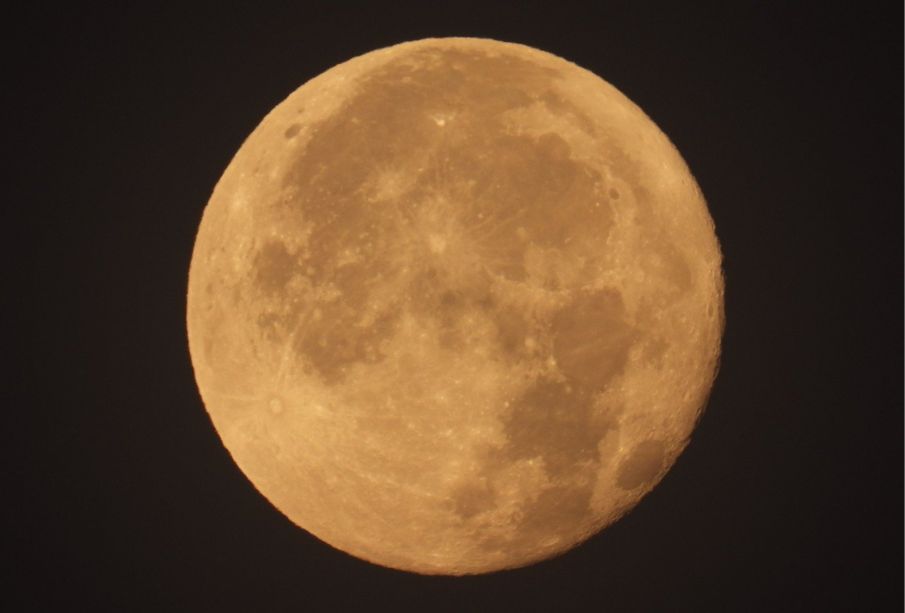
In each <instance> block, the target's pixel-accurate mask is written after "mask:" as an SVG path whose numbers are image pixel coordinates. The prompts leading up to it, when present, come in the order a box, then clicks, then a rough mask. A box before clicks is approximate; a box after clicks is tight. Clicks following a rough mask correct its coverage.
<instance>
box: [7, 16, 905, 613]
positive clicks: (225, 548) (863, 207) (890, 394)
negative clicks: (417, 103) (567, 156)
mask: <svg viewBox="0 0 905 613" xmlns="http://www.w3.org/2000/svg"><path fill="white" fill-rule="evenodd" d="M440 4H441V3H419V4H412V5H411V6H408V5H407V3H401V2H400V3H395V2H394V3H379V2H373V3H372V2H360V3H355V2H334V3H326V2H324V3H303V2H297V3H285V4H271V5H269V6H266V7H262V6H257V5H254V4H251V3H248V4H245V5H243V6H241V7H240V6H238V5H234V4H230V6H228V7H227V6H225V5H221V4H211V5H210V6H208V7H207V8H200V5H195V6H194V7H193V8H183V7H179V6H177V5H176V4H172V5H170V6H169V8H159V7H158V8H147V7H146V8H138V5H130V6H128V7H126V6H122V7H119V6H118V7H117V8H116V10H115V11H112V12H107V11H103V10H100V9H97V8H95V9H88V8H82V9H79V10H77V9H72V8H70V9H58V8H50V7H47V8H29V9H26V10H25V11H24V12H23V13H22V15H21V16H19V17H17V18H10V19H9V20H7V21H6V28H5V30H6V32H5V34H4V41H3V45H4V47H5V49H4V53H3V60H2V61H3V64H4V70H3V75H4V79H3V80H4V84H5V85H4V93H5V96H4V98H5V99H6V101H7V103H8V104H9V103H11V104H12V108H11V109H10V110H8V111H7V113H6V115H5V119H6V123H5V128H4V132H5V135H4V141H5V144H6V149H5V155H4V157H5V159H6V164H5V170H6V171H7V172H8V173H9V178H8V179H7V183H6V185H7V189H6V192H5V193H6V197H5V202H4V206H3V209H2V219H3V221H4V223H3V226H2V227H3V231H4V241H3V243H4V247H5V248H6V249H8V255H7V258H6V272H5V274H6V275H7V279H8V281H7V283H6V285H5V287H6V292H5V300H4V302H5V303H7V304H9V305H10V306H12V307H13V314H12V316H10V317H8V318H7V320H6V321H7V325H8V326H9V330H10V332H11V334H8V335H7V338H8V339H11V343H10V340H7V343H6V344H5V346H6V357H7V359H8V360H9V363H10V364H12V366H13V372H12V376H11V383H10V384H9V385H7V386H5V387H6V390H7V391H6V394H5V403H4V404H5V408H6V420H5V436H4V440H5V443H4V448H5V449H6V451H7V452H8V453H9V459H8V460H7V462H6V470H7V471H8V473H9V474H10V476H11V477H12V480H13V487H12V488H10V489H7V490H6V496H5V501H4V502H5V506H6V508H7V510H11V511H13V513H14V519H13V520H12V521H10V522H8V523H7V528H6V530H7V539H9V540H10V541H11V542H10V545H9V546H7V547H6V548H5V549H4V551H5V553H6V559H7V562H8V563H9V562H11V563H12V565H13V576H12V584H13V589H12V590H9V589H8V588H7V590H5V593H4V595H3V599H2V602H4V604H6V605H7V606H5V607H4V608H5V610H9V611H69V610H86V611H354V610H367V611H375V610H376V611H383V610H386V611H518V612H525V611H636V610H637V611H695V612H698V611H901V610H902V593H903V578H902V577H903V530H902V527H903V472H902V466H903V453H902V452H903V403H902V372H903V358H902V339H903V327H902V313H903V302H902V295H903V292H902V290H903V286H902V271H903V268H902V262H903V259H902V254H903V252H902V228H903V188H902V185H903V174H902V169H903V157H902V147H901V143H902V134H903V122H902V108H903V95H902V91H903V87H902V84H903V82H902V75H903V63H902V58H903V44H902V23H903V15H902V10H901V7H897V8H895V9H894V10H893V9H891V8H887V7H890V6H892V5H890V4H888V3H879V2H876V3H866V4H864V3H860V4H856V3H851V2H847V3H835V2H830V3H795V5H794V7H792V8H790V7H788V6H786V4H769V3H755V2H736V3H690V4H691V6H689V3H671V4H670V5H666V4H664V5H662V6H659V5H654V4H652V3H638V2H635V3H631V2H625V3H611V2H595V3H591V2H588V3H574V4H573V3H568V2H561V3H553V2H536V3H529V2H526V3H522V4H520V5H518V6H515V5H512V6H509V5H507V4H504V3H493V2H486V1H484V2H471V1H460V2H455V3H448V6H447V4H446V3H443V6H442V7H441V6H440ZM429 36H479V37H488V38H495V39H499V40H505V41H512V42H520V43H524V44H527V45H530V46H533V47H537V48H539V49H543V50H545V51H549V52H551V53H553V54H556V55H559V56H561V57H564V58H566V59H568V60H571V61H573V62H575V63H577V64H578V65H580V66H583V67H585V68H587V69H589V70H591V71H593V72H595V73H597V74H598V75H600V76H602V77H603V78H604V79H606V80H607V81H609V82H610V83H612V84H613V85H615V86H616V87H617V88H619V89H620V90H621V91H622V92H623V93H625V94H626V95H627V96H628V97H629V98H630V99H632V100H633V101H634V102H635V103H636V104H638V105H639V106H640V107H641V108H642V109H644V111H645V112H646V113H647V114H648V115H650V116H651V118H652V119H653V120H654V121H655V122H656V123H657V124H658V125H659V126H660V128H661V129H662V130H663V131H664V132H665V133H666V134H667V135H668V136H669V137H670V139H671V140H672V141H673V142H674V143H675V144H676V146H677V148H678V149H679V151H680V152H681V154H682V155H683V157H684V158H685V160H686V161H687V162H688V165H689V166H690V168H691V170H692V173H693V174H694V175H695V177H696V178H697V180H698V182H699V184H700V186H701V188H702V190H703V192H704V195H705V197H706V198H707V201H708V203H709V207H710V212H711V214H712V216H713V218H714V220H715V223H716V230H717V235H718V237H719V239H720V241H721V244H722V249H723V253H724V270H725V274H726V316H727V327H726V331H725V336H724V341H723V358H722V366H721V371H720V374H719V377H718V378H717V381H716V385H715V387H714V390H713V394H712V396H711V399H710V403H709V407H708V409H707V411H706V412H705V414H704V415H703V417H702V419H701V421H700V423H699V425H698V428H697V430H696V431H695V435H694V437H693V439H692V441H691V444H690V445H689V447H688V449H687V450H686V451H685V453H684V454H683V455H682V456H681V457H680V458H679V460H678V462H677V463H676V465H675V466H674V468H673V469H672V471H671V472H670V473H669V474H668V475H667V476H666V478H665V479H664V480H663V481H662V482H661V484H660V485H659V486H658V487H657V488H656V489H655V490H654V491H653V492H652V493H651V494H650V495H649V496H648V497H646V498H645V499H644V500H643V501H642V502H641V503H640V505H639V506H638V507H637V508H636V509H635V510H634V511H633V512H631V513H630V514H629V515H627V516H626V517H625V518H623V519H622V520H621V521H619V522H618V523H616V524H615V525H613V526H611V527H610V528H609V529H607V530H606V531H604V532H602V533H601V534H599V535H597V536H596V537H595V538H593V539H591V540H589V541H588V542H586V543H585V544H583V545H582V546H580V547H578V548H577V549H575V550H573V551H571V552H570V553H568V554H566V555H564V556H562V557H559V558H556V559H553V560H550V561H547V562H544V563H541V564H537V565H535V566H531V567H527V568H523V569H519V570H514V571H506V572H500V573H495V574H490V575H483V576H474V577H464V578H450V577H425V576H419V575H412V574H408V573H404V572H399V571H395V570H390V569H386V568H381V567H378V566H374V565H371V564H368V563H366V562H363V561H360V560H357V559H355V558H353V557H350V556H348V555H346V554H344V553H341V552H339V551H336V550H334V549H332V548H330V547H329V546H327V545H325V544H323V543H321V542H320V541H318V540H317V539H315V538H314V537H313V536H310V535H309V534H308V533H306V532H304V531H302V530H299V529H298V528H296V527H295V526H294V525H293V524H291V523H290V522H289V521H288V520H287V519H285V518H284V517H283V516H282V515H281V514H280V513H278V512H277V511H276V510H275V509H274V508H273V507H271V506H270V504H269V503H268V502H267V501H266V500H265V499H264V498H262V497H261V496H260V495H259V494H258V493H257V492H256V491H255V490H254V488H253V487H252V486H251V485H250V484H249V482H248V481H247V480H246V479H245V477H244V476H243V475H242V473H241V472H240V471H239V470H238V468H236V466H235V465H234V464H233V463H232V461H231V459H230V457H229V455H228V453H227V452H226V450H225V449H224V448H223V447H222V445H221V443H220V441H219V439H218V437H217V436H216V433H215V431H214V429H213V427H212V425H211V423H210V421H209V419H208V417H207V414H206V412H205V410H204V407H203V405H202V403H201V399H200V397H199V394H198V391H197V388H196V386H195V382H194V379H193V375H192V368H191V363H190V359H189V354H188V347H187V340H186V332H185V297H186V285H187V275H188V266H189V261H190V258H191V253H192V245H193V240H194V237H195V233H196V230H197V228H198V223H199V221H200V219H201V214H202V210H203V208H204V206H205V204H206V202H207V200H208V198H209V196H210V193H211V191H212V189H213V186H214V184H215V183H216V182H217V180H218V178H219V177H220V175H221V173H222V172H223V170H224V169H225V168H226V165H227V164H228V162H229V160H230V159H231V157H232V155H233V154H234V153H235V151H236V150H237V149H238V147H239V146H240V145H241V143H242V141H243V140H244V138H245V137H246V136H247V135H248V134H249V133H250V132H251V131H252V130H253V129H254V127H255V126H256V125H257V123H258V122H259V121H260V120H261V118H262V117H263V116H264V114H265V113H267V112H268V111H269V110H270V109H271V108H273V107H274V106H275V105H276V104H277V103H279V102H280V101H281V100H282V99H283V98H285V97H286V96H287V95H288V94H289V93H290V92H292V91H293V90H294V89H296V88H297V87H298V86H300V85H301V84H302V83H303V82H305V81H307V80H308V79H310V78H312V77H314V76H316V75H317V74H319V73H321V72H323V71H324V70H326V69H328V68H330V67H331V66H333V65H335V64H337V63H339V62H341V61H344V60H346V59H349V58H351V57H353V56H355V55H359V54H362V53H365V52H368V51H371V50H374V49H377V48H380V47H385V46H389V45H392V44H395V43H398V42H402V41H407V40H414V39H419V38H424V37H429ZM10 188H11V190H10Z"/></svg>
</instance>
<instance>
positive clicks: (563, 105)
mask: <svg viewBox="0 0 905 613" xmlns="http://www.w3.org/2000/svg"><path fill="white" fill-rule="evenodd" d="M722 291H723V285H722V274H721V267H720V250H719V246H718V243H717V240H716V237H715V235H714V230H713V224H712V221H711V219H710V216H709V214H708V211H707V207H706V204H705V202H704V200H703V198H702V196H701V193H700V191H699V190H698V187H697V185H696V184H695V181H694V179H693V178H692V176H691V175H690V173H689V171H688V169H687V168H686V166H685V164H684V162H683V161H682V159H681V157H680V156H679V154H678V152H677V151H676V150H675V148H674V147H673V146H672V144H671V143H670V142H669V140H668V139H667V138H666V137H665V136H664V135H663V134H662V133H661V132H660V130H658V129H657V127H656V126H655V125H654V124H653V122H652V121H651V120H650V119H649V118H648V117H647V116H645V115H644V113H643V112H642V111H641V110H640V109H638V107H636V106H635V105H634V104H632V103H631V102H630V101H629V100H628V99H627V98H626V97H625V96H623V95H622V94H621V93H619V92H618V91H617V90H616V89H615V88H613V87H612V86H610V85H609V84H607V83H606V82H604V81H603V80H601V79H600V78H599V77H597V76H595V75H593V74H591V73H590V72H587V71H586V70H584V69H582V68H579V67H577V66H575V65H574V64H571V63H569V62H567V61H565V60H563V59H561V58H558V57H555V56H553V55H550V54H547V53H544V52H542V51H538V50H536V49H531V48H529V47H524V46H521V45H515V44H508V43H500V42H496V41H490V40H482V39H430V40H424V41H417V42H413V43H406V44H401V45H397V46H394V47H390V48H387V49H382V50H379V51H375V52H373V53H368V54H366V55H363V56H361V57H357V58H355V59H353V60H350V61H348V62H346V63H344V64H341V65H339V66H336V67H335V68H332V69H331V70H329V71H327V72H325V73H324V74H322V75H320V76H318V77H317V78H315V79H313V80H312V81H310V82H308V83H306V84H305V85H304V86H302V87H301V88H299V89H298V90H297V91H296V92H294V93H293V94H292V95H290V96H289V98H287V99H286V100H285V101H284V102H282V103H281V104H280V105H278V106H277V107H276V108H275V109H274V110H273V111H272V112H271V113H270V114H269V115H268V116H267V117H266V118H265V119H264V120H263V122H262V123H261V124H260V125H259V126H258V127H257V129H255V131H254V132H253V133H252V134H251V136H250V137H249V138H248V140H247V141H246V142H245V143H244V144H243V145H242V147H241V149H240V150H239V152H238V153H237V154H236V156H235V158H234V159H233V161H232V163H231V164H230V165H229V167H228V168H227V170H226V172H225V173H224V175H223V177H222V179H221V180H220V182H219V183H218V185H217V187H216V189H215V191H214V194H213V196H212V197H211V200H210V202H209V204H208V206H207V208H206V209H205V212H204V218H203V220H202V222H201V227H200V229H199V231H198V237H197V241H196V244H195V250H194V254H193V257H192V264H191V270H190V275H189V291H188V334H189V341H190V349H191V355H192V362H193V364H194V368H195V374H196V378H197V381H198V386H199V388H200V390H201V394H202V397H203V399H204V403H205V406H206V407H207V410H208V411H209V413H210V416H211V419H212V420H213V423H214V425H215V427H216V428H217V431H218V432H219V434H220V436H221V437H222V439H223V442H224V444H225V445H226V447H227V448H228V449H229V451H230V453H231V454H232V456H233V458H235V461H236V462H237V463H238V465H239V466H240V467H241V468H242V470H243V471H244V472H245V474H246V475H247V476H248V477H249V479H250V480H251V481H252V483H254V485H255V486H256V487H257V488H258V489H259V490H260V491H261V493H262V494H264V496H266V497H267V498H268V499H269V500H270V501H271V502H272V503H273V504H274V505H275V506H276V507H277V508H278V509H279V510H280V511H282V512H283V513H285V514H286V515H287V516H288V517H289V518H290V519H291V520H292V521H293V522H295V523H296V524H298V525H299V526H301V527H303V528H305V529H306V530H308V531H310V532H311V533H313V534H314V535H316V536H318V537H319V538H321V539H323V540H324V541H326V542H328V543H330V544H332V545H334V546H335V547H338V548H340V549H342V550H344V551H346V552H348V553H351V554H353V555H356V556H359V557H361V558H365V559H367V560H371V561H373V562H376V563H378V564H383V565H386V566H391V567H395V568H400V569H406V570H411V571H416V572H421V573H444V574H464V573H480V572H487V571H493V570H497V569H502V568H509V567H516V566H522V565H525V564H529V563H531V562H534V561H537V560H540V559H543V558H547V557H550V556H552V555H554V554H556V553H558V552H562V551H564V550H566V549H568V548H570V547H572V546H574V545H575V544H576V543H578V542H580V541H582V540H583V539H585V538H587V537H588V536H590V535H592V534H594V533H595V532H596V531H598V530H600V529H601V528H602V527H604V526H606V525H607V524H610V523H611V522H613V521H615V520H616V519H617V518H618V517H619V516H620V515H622V514H623V513H625V512H626V511H627V510H628V509H630V508H631V507H632V506H633V505H635V504H636V503H637V502H638V500H639V499H640V498H641V497H642V496H643V495H644V494H645V493H647V492H648V491H650V489H651V488H652V487H653V486H654V485H655V484H656V483H657V482H658V481H659V480H660V479H661V478H662V477H663V475H664V474H665V472H666V471H667V470H668V469H669V467H670V466H671V465H672V463H673V462H674V461H675V459H676V457H677V455H678V454H679V453H680V452H681V451H682V449H683V448H684V446H685V445H686V443H687V441H688V438H689V436H690V434H691V431H692V429H693V427H694V424H695V421H696V419H697V417H698V415H699V414H700V411H701V410H702V408H703V406H704V404H705V402H706V399H707V396H708V394H709V390H710V387H711V384H712V381H713V377H714V375H715V372H716V368H717V360H718V355H719V344H720V337H721V333H722V324H723V299H722Z"/></svg>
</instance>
